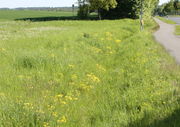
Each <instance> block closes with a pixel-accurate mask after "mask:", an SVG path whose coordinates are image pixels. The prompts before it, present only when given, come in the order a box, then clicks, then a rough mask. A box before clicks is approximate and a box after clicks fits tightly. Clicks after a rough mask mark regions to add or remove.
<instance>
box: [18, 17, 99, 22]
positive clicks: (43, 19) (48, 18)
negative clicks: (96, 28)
mask: <svg viewBox="0 0 180 127" xmlns="http://www.w3.org/2000/svg"><path fill="white" fill-rule="evenodd" d="M15 20H16V21H31V22H41V21H55V20H98V18H97V17H95V16H92V17H89V18H88V19H79V18H78V17H77V16H61V17H52V16H50V17H33V18H19V19H15Z"/></svg>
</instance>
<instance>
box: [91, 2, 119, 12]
mask: <svg viewBox="0 0 180 127" xmlns="http://www.w3.org/2000/svg"><path fill="white" fill-rule="evenodd" d="M89 3H90V5H91V8H93V9H105V10H109V9H110V8H115V7H116V5H117V2H116V0H89Z"/></svg>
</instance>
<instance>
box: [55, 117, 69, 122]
mask: <svg viewBox="0 0 180 127" xmlns="http://www.w3.org/2000/svg"><path fill="white" fill-rule="evenodd" d="M57 122H58V123H66V122H67V119H66V117H65V116H63V117H62V118H61V119H59V120H57Z"/></svg>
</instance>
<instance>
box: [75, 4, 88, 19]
mask: <svg viewBox="0 0 180 127" xmlns="http://www.w3.org/2000/svg"><path fill="white" fill-rule="evenodd" d="M78 17H79V18H80V19H87V18H88V17H89V5H87V4H84V5H81V6H80V7H79V10H78Z"/></svg>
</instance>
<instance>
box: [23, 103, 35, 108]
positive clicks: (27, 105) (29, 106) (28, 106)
mask: <svg viewBox="0 0 180 127" xmlns="http://www.w3.org/2000/svg"><path fill="white" fill-rule="evenodd" d="M23 108H24V109H29V110H30V109H34V106H33V104H32V103H24V107H23Z"/></svg>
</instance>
